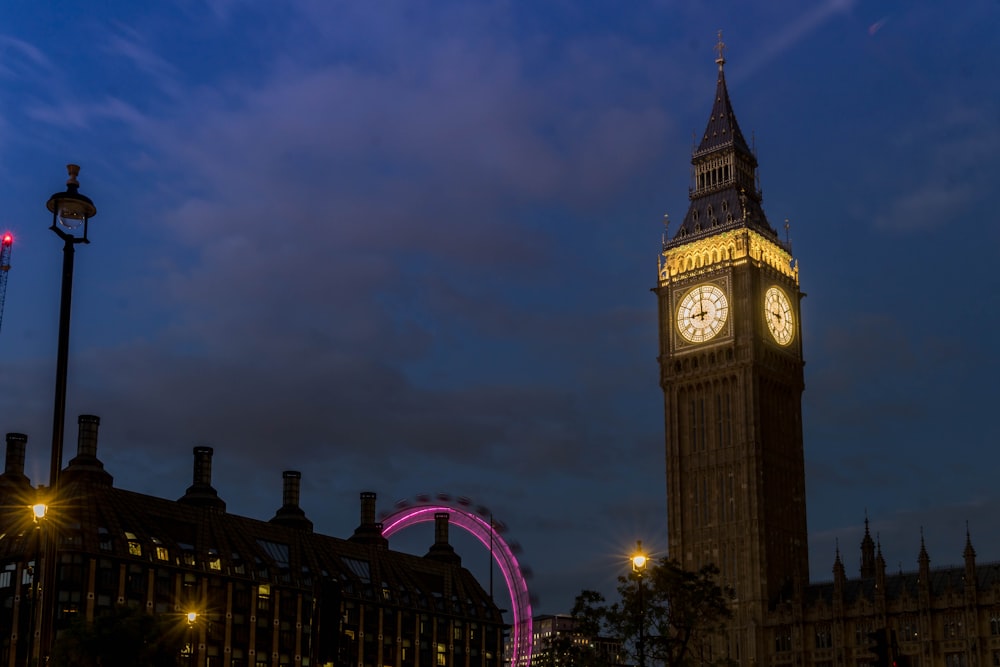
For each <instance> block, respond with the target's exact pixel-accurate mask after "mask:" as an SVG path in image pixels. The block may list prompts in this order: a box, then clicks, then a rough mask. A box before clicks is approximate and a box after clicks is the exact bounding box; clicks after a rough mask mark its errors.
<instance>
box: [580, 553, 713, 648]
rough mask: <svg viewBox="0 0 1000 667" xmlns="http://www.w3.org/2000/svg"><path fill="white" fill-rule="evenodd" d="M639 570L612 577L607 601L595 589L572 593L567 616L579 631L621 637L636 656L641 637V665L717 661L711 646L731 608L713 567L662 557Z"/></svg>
mask: <svg viewBox="0 0 1000 667" xmlns="http://www.w3.org/2000/svg"><path fill="white" fill-rule="evenodd" d="M641 574H642V576H641V578H640V577H639V576H638V575H637V574H636V573H630V574H629V576H627V577H626V576H620V577H618V598H619V599H618V601H616V602H612V603H611V604H608V603H607V601H606V600H605V598H604V596H603V595H601V594H600V593H597V592H595V591H583V592H582V593H581V594H580V595H579V596H577V598H576V604H575V605H574V606H573V616H574V618H576V619H577V622H578V623H579V626H578V627H579V628H580V630H581V632H585V633H587V634H589V635H590V636H593V637H597V636H602V635H603V636H611V637H617V638H619V639H621V641H622V647H623V649H624V650H625V651H626V652H627V653H629V654H630V655H631V657H632V658H634V659H636V660H637V661H638V658H639V654H640V638H641V640H642V642H641V643H642V649H643V650H642V653H644V654H645V664H646V667H651V666H653V665H663V667H685V666H687V665H693V664H698V665H705V664H723V663H724V662H725V656H724V655H716V654H713V652H712V645H713V640H714V639H716V638H717V637H718V636H720V635H721V632H722V630H723V628H724V627H725V622H726V621H727V620H728V619H729V618H730V616H731V615H732V612H731V611H730V610H729V607H728V605H727V603H726V597H725V595H724V591H723V589H722V587H721V586H719V584H718V583H716V577H717V576H718V574H719V571H718V569H717V568H716V567H715V566H714V565H706V566H705V567H703V568H701V569H700V570H698V571H697V572H689V571H687V570H684V569H683V568H681V567H680V566H679V565H677V564H676V563H675V562H673V561H671V560H669V559H666V558H664V559H663V560H661V561H659V562H657V563H655V564H653V565H651V566H650V567H648V568H647V569H646V571H645V572H643V573H641ZM640 628H641V631H640ZM590 664H596V663H590Z"/></svg>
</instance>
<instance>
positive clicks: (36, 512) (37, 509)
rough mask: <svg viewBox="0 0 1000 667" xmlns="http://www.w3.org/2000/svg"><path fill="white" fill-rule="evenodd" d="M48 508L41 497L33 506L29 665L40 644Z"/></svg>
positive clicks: (29, 665)
mask: <svg viewBox="0 0 1000 667" xmlns="http://www.w3.org/2000/svg"><path fill="white" fill-rule="evenodd" d="M48 509H49V508H48V505H46V504H45V503H44V502H42V501H41V500H40V499H39V500H38V501H37V502H36V503H35V504H34V505H32V506H31V518H32V521H34V524H35V530H34V533H35V561H34V563H35V564H34V566H32V571H31V607H30V608H29V609H28V613H29V617H28V660H27V663H25V664H27V665H28V667H31V665H32V661H33V660H34V657H35V650H36V649H35V647H36V645H37V644H38V641H37V640H36V637H35V629H36V628H38V627H39V624H38V618H37V617H38V614H39V613H40V611H41V605H39V604H38V591H39V581H38V578H39V577H40V576H41V573H42V572H41V567H40V566H41V560H42V520H43V519H44V518H45V513H46V512H48Z"/></svg>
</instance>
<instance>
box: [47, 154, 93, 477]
mask: <svg viewBox="0 0 1000 667" xmlns="http://www.w3.org/2000/svg"><path fill="white" fill-rule="evenodd" d="M66 169H67V170H68V171H69V179H67V181H66V192H57V193H55V194H54V195H52V196H51V197H49V201H48V202H46V204H45V207H46V208H47V209H49V211H51V212H52V226H51V227H49V229H51V230H52V231H54V232H55V233H56V236H58V237H59V238H61V239H62V240H63V267H62V292H61V294H62V296H61V298H60V302H59V348H58V353H57V356H56V396H55V406H54V408H53V410H52V461H51V467H50V468H49V491H50V493H56V492H57V487H58V484H59V471H60V470H61V469H62V458H63V433H64V430H65V424H66V371H67V367H68V366H69V319H70V304H71V302H72V299H73V255H74V254H75V252H76V244H77V243H90V239H88V238H87V226H88V223H89V221H90V219H91V218H92V217H94V216H95V215H97V208H96V207H95V206H94V202H92V201H91V200H90V197H87V196H84V195H82V194H80V193H79V192H78V191H79V189H80V183H79V182H77V180H76V177H77V175H79V173H80V167H78V166H77V165H75V164H68V165H66ZM81 227H82V228H83V232H82V234H80V235H79V236H77V235H76V234H77V232H78V230H79V229H80V228H81Z"/></svg>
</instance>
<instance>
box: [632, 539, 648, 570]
mask: <svg viewBox="0 0 1000 667" xmlns="http://www.w3.org/2000/svg"><path fill="white" fill-rule="evenodd" d="M629 560H631V561H632V571H633V572H637V573H639V574H640V575H641V574H642V573H643V572H644V571H645V570H646V563H647V562H648V561H649V558H648V557H647V556H646V554H645V552H643V550H642V540H638V541H637V542H636V543H635V553H634V554H632V557H631V558H630V559H629Z"/></svg>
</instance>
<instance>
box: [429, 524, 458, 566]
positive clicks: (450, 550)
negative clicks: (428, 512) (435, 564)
mask: <svg viewBox="0 0 1000 667" xmlns="http://www.w3.org/2000/svg"><path fill="white" fill-rule="evenodd" d="M450 519H451V514H449V513H448V512H435V513H434V546H432V547H431V548H430V551H428V552H427V556H426V557H427V558H433V559H434V560H440V561H444V562H446V563H453V564H455V565H461V564H462V557H461V556H459V555H458V554H457V553H455V547H453V546H451V544H449V543H448V522H449V520H450Z"/></svg>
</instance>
